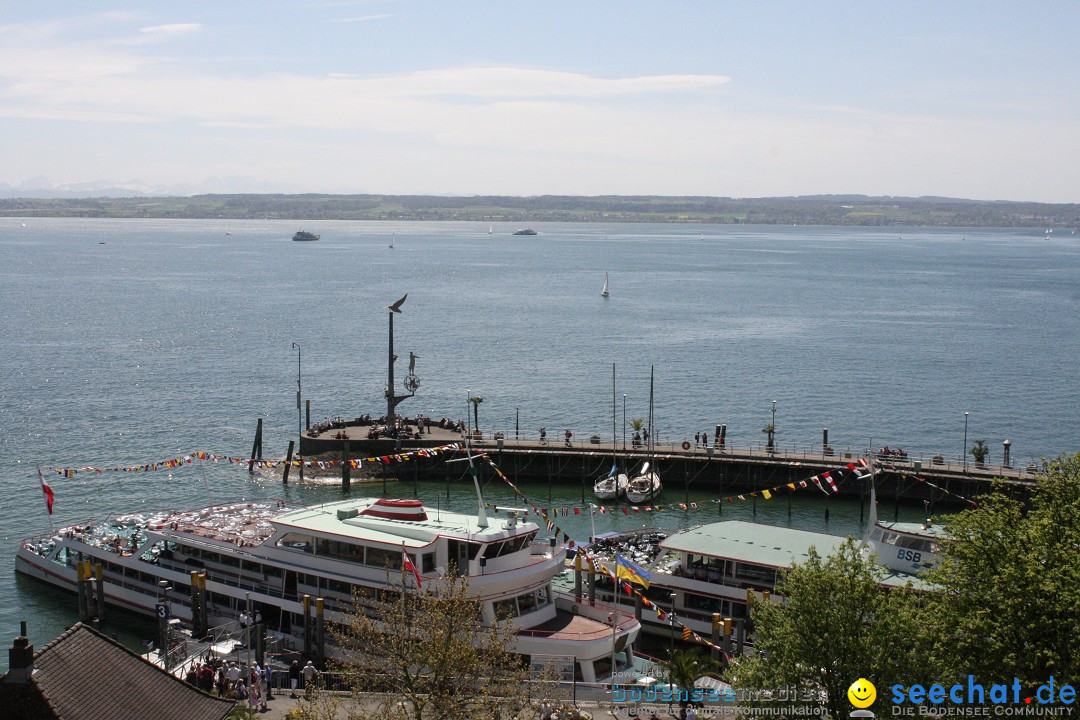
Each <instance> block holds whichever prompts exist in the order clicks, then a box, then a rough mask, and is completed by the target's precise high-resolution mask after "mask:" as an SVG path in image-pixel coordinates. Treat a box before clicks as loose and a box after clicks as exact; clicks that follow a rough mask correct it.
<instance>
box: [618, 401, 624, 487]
mask: <svg viewBox="0 0 1080 720" xmlns="http://www.w3.org/2000/svg"><path fill="white" fill-rule="evenodd" d="M622 451H623V452H624V453H625V452H626V393H623V396H622ZM616 484H618V483H617V482H616Z"/></svg>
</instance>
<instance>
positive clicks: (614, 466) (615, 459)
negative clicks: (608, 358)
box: [611, 363, 619, 499]
mask: <svg viewBox="0 0 1080 720" xmlns="http://www.w3.org/2000/svg"><path fill="white" fill-rule="evenodd" d="M615 452H616V448H615V363H611V469H612V473H611V476H612V477H614V478H615V498H616V499H618V497H619V478H618V474H619V473H618V467H617V466H618V464H619V459H618V457H617V456H616V455H615Z"/></svg>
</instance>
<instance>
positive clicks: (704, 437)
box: [701, 433, 709, 447]
mask: <svg viewBox="0 0 1080 720" xmlns="http://www.w3.org/2000/svg"><path fill="white" fill-rule="evenodd" d="M701 447H709V433H701Z"/></svg>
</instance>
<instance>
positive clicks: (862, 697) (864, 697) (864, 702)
mask: <svg viewBox="0 0 1080 720" xmlns="http://www.w3.org/2000/svg"><path fill="white" fill-rule="evenodd" d="M847 697H848V701H850V702H851V704H852V705H854V706H855V707H857V708H868V707H870V706H871V705H873V704H874V701H875V700H877V688H876V687H874V683H872V682H870V681H869V680H867V679H866V678H859V679H858V680H856V681H855V682H853V683H851V687H849V688H848V690H847Z"/></svg>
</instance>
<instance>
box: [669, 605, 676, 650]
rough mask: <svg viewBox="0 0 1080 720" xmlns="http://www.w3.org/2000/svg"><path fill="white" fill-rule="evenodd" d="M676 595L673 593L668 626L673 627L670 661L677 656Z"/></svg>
mask: <svg viewBox="0 0 1080 720" xmlns="http://www.w3.org/2000/svg"><path fill="white" fill-rule="evenodd" d="M675 597H676V596H675V593H671V613H670V614H669V615H668V625H670V626H671V647H670V649H669V650H668V661H669V662H670V660H671V658H673V657H674V656H675Z"/></svg>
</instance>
